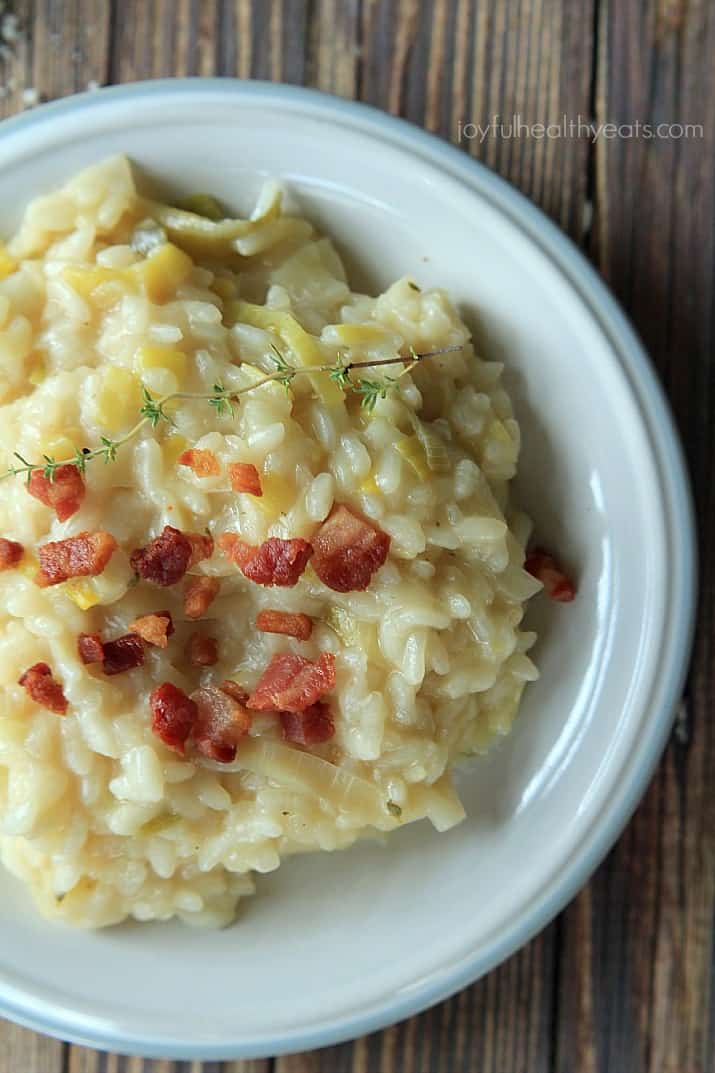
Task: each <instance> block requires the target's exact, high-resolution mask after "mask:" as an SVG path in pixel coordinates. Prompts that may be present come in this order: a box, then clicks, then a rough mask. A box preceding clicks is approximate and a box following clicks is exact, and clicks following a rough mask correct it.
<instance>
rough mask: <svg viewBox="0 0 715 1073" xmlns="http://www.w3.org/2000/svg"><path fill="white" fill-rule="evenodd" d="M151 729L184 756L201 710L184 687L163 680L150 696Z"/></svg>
mask: <svg viewBox="0 0 715 1073" xmlns="http://www.w3.org/2000/svg"><path fill="white" fill-rule="evenodd" d="M149 706H150V708H151V729H152V731H153V732H154V734H156V736H157V738H159V740H160V741H163V743H164V745H166V746H167V747H168V748H169V749H173V750H174V752H175V753H179V755H180V756H183V755H184V753H185V752H186V742H187V739H188V737H189V735H190V734H191V731H192V729H193V727H194V724H195V722H196V720H197V718H198V714H199V710H198V708H197V707H196V704H195V703H194V702H193V700H192V699H191V697H188V696H187V695H186V693H184V691H183V689H179V687H178V686H175V685H173V684H172V683H171V682H163V683H162V684H161V685H160V686H157V687H156V689H155V690H154V691H153V692H152V694H151V696H150V697H149Z"/></svg>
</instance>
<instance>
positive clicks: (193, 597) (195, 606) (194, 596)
mask: <svg viewBox="0 0 715 1073" xmlns="http://www.w3.org/2000/svg"><path fill="white" fill-rule="evenodd" d="M220 588H221V582H220V581H219V579H218V578H217V577H206V576H205V575H204V574H195V575H194V576H192V577H190V578H187V579H186V587H185V589H184V614H185V615H186V617H187V618H190V619H197V618H201V617H202V615H205V614H206V612H207V611H208V609H209V607H210V606H211V604H212V603H213V601H214V600H215V599H216V597H217V596H218V594H219V589H220Z"/></svg>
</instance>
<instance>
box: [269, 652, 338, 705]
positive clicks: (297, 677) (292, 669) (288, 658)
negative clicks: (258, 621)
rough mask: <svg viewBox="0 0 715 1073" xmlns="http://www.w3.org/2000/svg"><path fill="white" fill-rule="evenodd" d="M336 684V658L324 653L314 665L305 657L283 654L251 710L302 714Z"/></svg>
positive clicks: (275, 659) (272, 664) (274, 662)
mask: <svg viewBox="0 0 715 1073" xmlns="http://www.w3.org/2000/svg"><path fill="white" fill-rule="evenodd" d="M334 685H335V656H334V655H333V654H332V653H331V652H323V653H321V655H320V657H319V658H318V660H317V661H316V662H315V663H313V662H311V660H309V659H305V658H304V657H303V656H294V655H292V654H291V653H283V654H282V655H279V656H274V657H273V659H272V660H271V662H270V663H269V664H268V666H267V667H266V669H265V671H264V672H263V674H262V675H261V677H260V679H259V681H258V684H257V685H256V688H255V689H254V690H253V693H251V695H250V697H249V698H248V707H249V708H255V709H256V711H259V712H265V711H271V710H272V709H274V708H275V709H278V710H279V711H286V712H302V711H305V709H306V708H310V706H311V705H312V704H315V702H316V701H317V700H320V698H321V697H322V696H323V694H324V693H327V692H328V690H330V689H332V688H333V686H334Z"/></svg>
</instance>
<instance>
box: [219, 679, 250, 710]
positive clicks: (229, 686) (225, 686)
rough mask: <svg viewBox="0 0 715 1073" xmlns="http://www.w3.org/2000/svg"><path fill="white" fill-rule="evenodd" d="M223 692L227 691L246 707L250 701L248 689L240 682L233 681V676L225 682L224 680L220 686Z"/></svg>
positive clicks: (228, 694)
mask: <svg viewBox="0 0 715 1073" xmlns="http://www.w3.org/2000/svg"><path fill="white" fill-rule="evenodd" d="M219 689H220V690H221V692H222V693H226V695H227V696H229V697H233V699H234V700H237V701H238V703H239V704H242V705H243V706H244V708H245V707H246V704H247V702H248V693H247V692H246V690H245V689H244V688H243V687H242V686H240V685H239V684H238V682H234V681H232V679H231V678H227V679H226V681H225V682H222V683H221V685H220V686H219Z"/></svg>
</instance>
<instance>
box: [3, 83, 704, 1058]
mask: <svg viewBox="0 0 715 1073" xmlns="http://www.w3.org/2000/svg"><path fill="white" fill-rule="evenodd" d="M202 91H210V92H214V93H219V94H224V95H225V96H227V97H232V98H233V99H235V100H236V102H237V103H241V101H242V100H243V101H247V102H249V103H260V101H261V100H262V101H263V102H265V103H266V104H267V105H269V106H273V107H275V106H288V107H289V109H290V110H291V111H298V110H302V111H303V112H304V113H306V114H308V115H309V116H311V117H313V118H315V117H316V115H320V116H321V117H323V118H327V119H332V120H333V121H336V120H337V121H339V122H342V123H348V124H352V125H353V126H355V125H357V126H359V127H360V129H361V130H363V131H366V132H367V133H369V134H371V135H373V136H377V137H379V138H381V139H382V140H384V141H387V142H389V143H391V144H395V143H398V144H399V145H400V146H401V147H402V148H403V149H406V150H407V151H408V152H412V153H413V154H416V155H417V156H418V157H419V159H420V160H422V161H429V162H430V163H432V164H433V165H435V164H436V165H439V166H440V167H441V168H443V169H446V170H447V171H448V172H449V174H450V176H451V177H452V178H455V179H457V180H458V181H460V182H461V183H462V184H463V185H465V186H466V187H468V188H469V189H471V190H472V191H474V192H478V193H479V194H480V195H481V196H483V197H486V198H487V199H488V200H489V201H490V203H491V204H492V206H493V207H495V208H496V209H498V210H499V212H500V213H502V214H503V215H504V216H506V217H507V218H508V219H509V221H510V222H511V223H512V224H515V225H517V226H518V227H520V228H521V229H522V230H523V231H525V232H526V233H527V235H528V237H529V239H530V240H531V241H532V242H533V243H534V244H535V245H536V246H537V247H538V248H539V250H540V251H541V252H542V253H543V254H544V256H546V257H547V258H548V259H549V261H550V262H551V263H552V265H554V266H555V267H556V268H557V269H558V270H559V273H560V274H561V275H562V276H563V277H564V279H565V281H566V283H567V285H568V286H569V287H570V288H571V289H572V290H573V291H575V292H576V294H577V295H578V296H579V298H580V300H581V301H582V302H583V304H584V306H585V307H586V308H587V309H588V311H589V312H590V314H591V315H592V316H593V318H594V320H595V321H596V323H597V324H598V326H599V328H600V330H601V332H602V333H603V336H604V338H605V339H606V340H607V342H608V344H609V347H610V349H611V351H612V353H613V355H614V359H615V360H616V361H617V364H618V365H619V367H620V368H621V369H622V370H623V372H624V374H625V375H626V377H627V380H628V383H629V386H630V388H631V391H632V392H633V396H634V400H635V402H636V404H637V406H638V409H639V411H640V416H641V420H642V422H643V427H644V431H645V433H646V435H647V439H648V445H649V449H650V453H651V458H652V460H653V463H654V465H655V468H656V471H657V474H658V478H659V484H660V491H661V497H662V501H663V505H664V508H665V509H664V518H663V522H664V530H665V533H666V537H667V542H668V546H669V550H670V553H671V561H672V566H673V571H672V574H673V577H675V579H676V581H677V582H678V584H676V585H674V586H673V589H674V591H675V592H676V593H677V597H678V598H677V601H675V602H674V603H673V605H672V606H671V612H672V614H671V619H670V630H669V633H665V632H664V633H663V635H662V637H661V638H660V643H661V648H662V649H664V650H665V658H664V660H663V663H662V665H661V670H660V675H659V679H656V680H654V681H653V683H652V687H653V689H656V687H658V686H659V690H658V691H659V694H660V696H659V702H658V705H657V707H654V708H653V710H652V712H651V716H650V718H649V722H648V728H647V729H648V734H647V736H646V738H645V740H644V741H643V742H642V743H641V746H640V748H639V750H638V754H637V755H638V760H637V762H636V763H631V765H630V766H629V767H628V768H627V769H626V772H625V775H626V777H625V778H624V786H623V787H619V793H617V794H614V797H613V799H612V801H611V802H610V807H609V810H608V812H607V813H605V814H603V815H602V816H601V817H599V821H598V823H597V824H596V823H592V825H591V827H590V828H589V834H588V837H587V838H585V839H584V841H583V843H582V844H581V846H579V848H578V850H577V851H576V852H575V853H574V855H573V857H572V859H571V861H570V862H569V866H568V867H567V868H566V869H564V871H563V872H562V874H561V876H560V877H559V879H558V880H557V881H555V882H553V883H550V884H549V885H548V886H547V889H546V890H545V892H544V894H543V895H542V897H541V899H540V900H539V901H538V904H537V905H536V906H535V907H532V908H531V909H530V911H528V912H524V913H523V915H522V917H521V919H520V921H519V923H518V925H517V926H513V927H511V928H510V929H508V930H506V931H505V934H504V935H503V936H502V937H500V938H499V939H497V940H496V941H494V942H492V943H491V944H490V945H489V946H488V948H487V949H486V950H484V951H482V952H476V953H472V955H471V956H466V957H465V958H464V959H462V961H461V962H460V964H459V965H457V966H454V965H453V966H451V967H450V966H441V967H440V968H439V969H438V970H435V971H434V972H433V973H432V974H431V975H430V977H428V978H427V979H426V980H423V981H420V984H419V985H418V986H416V987H414V988H412V989H410V991H409V994H408V995H406V996H405V995H398V996H396V997H395V998H394V999H393V1001H392V1002H385V1001H384V1000H383V999H379V1000H376V1001H373V1003H372V1004H366V1008H363V1009H362V1010H361V1011H360V1012H358V1013H357V1014H353V1015H345V1016H342V1017H337V1018H333V1019H332V1020H331V1021H329V1022H327V1023H326V1024H325V1026H324V1027H321V1028H311V1029H309V1030H307V1031H303V1030H288V1031H284V1032H283V1033H282V1034H281V1035H280V1036H278V1037H277V1038H275V1039H272V1040H271V1039H269V1038H268V1036H266V1035H265V1034H264V1035H263V1036H260V1037H257V1038H255V1039H253V1040H251V1039H246V1038H245V1037H244V1039H243V1040H240V1039H234V1040H232V1041H228V1040H227V1041H224V1042H221V1043H215V1044H206V1043H203V1044H200V1043H193V1044H192V1043H190V1042H183V1043H179V1042H177V1043H175V1044H172V1042H171V1041H169V1040H167V1039H166V1038H164V1039H161V1040H156V1039H155V1040H152V1039H150V1038H143V1037H139V1036H135V1037H129V1036H126V1035H121V1034H119V1035H114V1036H113V1035H111V1034H109V1033H107V1034H105V1033H102V1032H96V1033H94V1032H92V1033H87V1032H86V1031H83V1029H82V1027H81V1022H82V1021H83V1020H84V1018H82V1017H81V1016H77V1015H76V1014H75V1017H74V1020H73V1018H72V1017H71V1016H67V1011H66V1010H65V1011H64V1016H63V1015H62V1014H60V1015H58V1016H57V1017H56V1018H55V1019H48V1018H45V1017H42V1016H41V1015H39V1014H37V1015H35V1014H34V1013H33V1010H32V1004H31V998H32V996H31V994H28V996H27V997H28V999H29V1000H30V1001H29V1002H28V1003H27V1004H26V1005H21V1004H20V1003H19V1002H13V1001H12V1000H10V999H8V998H7V997H6V996H5V995H3V994H2V984H3V979H2V977H3V973H2V969H1V968H0V1015H2V1016H5V1017H8V1018H10V1019H11V1020H13V1021H15V1022H17V1023H19V1024H22V1025H24V1026H25V1027H27V1028H30V1029H33V1030H35V1031H39V1032H44V1033H47V1034H50V1035H54V1036H57V1037H59V1038H62V1039H66V1040H71V1041H72V1042H76V1043H79V1044H81V1045H84V1046H88V1047H93V1048H98V1049H101V1050H108V1051H119V1052H120V1053H124V1054H138V1055H142V1056H145V1057H152V1058H154V1057H155V1058H170V1059H178V1060H182V1059H204V1060H208V1061H211V1060H222V1059H241V1058H244V1059H247V1058H263V1057H271V1056H274V1055H280V1054H286V1053H291V1052H296V1051H303V1050H310V1049H313V1048H318V1047H325V1046H328V1045H330V1044H334V1043H338V1042H342V1041H345V1040H348V1039H353V1038H355V1037H358V1036H361V1035H364V1034H366V1033H368V1032H373V1031H376V1030H378V1029H381V1028H384V1027H385V1026H387V1025H389V1024H393V1023H395V1022H396V1021H400V1020H403V1019H404V1018H406V1017H409V1016H411V1015H412V1014H414V1013H417V1012H419V1011H421V1010H424V1009H426V1008H428V1007H429V1006H432V1005H434V1004H436V1003H438V1002H441V1001H443V1000H444V999H445V998H448V997H449V996H450V995H452V994H454V993H455V992H457V991H459V990H461V989H462V988H464V987H466V986H468V985H469V984H471V983H473V982H474V981H475V980H477V979H478V978H479V977H480V976H482V975H484V974H485V973H486V972H488V971H490V970H491V969H492V968H494V967H495V966H497V965H498V964H500V963H501V962H502V961H503V960H505V959H506V958H507V957H509V956H511V954H513V953H514V952H515V951H516V950H518V949H519V948H520V947H521V946H523V945H524V943H526V942H528V941H529V940H530V939H531V938H532V937H533V936H534V935H536V934H537V933H538V932H539V931H541V930H542V928H544V927H545V926H546V924H547V923H548V922H549V921H550V920H552V919H553V917H554V916H556V914H557V913H558V912H560V911H561V909H563V907H564V906H565V905H566V904H567V903H568V902H569V901H570V900H571V898H572V897H573V896H574V894H575V893H576V892H577V891H578V890H579V889H580V887H581V886H583V884H584V883H585V882H586V881H587V879H588V877H589V876H590V875H591V873H592V872H593V871H594V870H595V868H596V867H597V866H598V865H599V864H600V862H601V861H602V859H603V858H604V857H605V855H606V854H607V852H608V851H609V849H610V848H611V847H612V845H613V844H614V842H615V841H616V839H617V838H618V836H619V835H620V833H621V831H622V830H623V828H624V827H625V825H626V823H627V822H628V820H629V819H630V817H631V815H632V813H633V812H634V810H635V808H636V806H637V804H638V802H639V801H640V799H641V797H642V795H643V793H644V792H645V789H646V785H647V783H648V781H649V780H650V778H651V775H652V774H653V771H654V769H655V767H656V764H657V762H658V760H659V758H660V755H661V753H662V751H663V749H664V747H665V744H666V741H667V737H668V734H669V731H670V727H671V724H672V718H673V715H674V712H675V709H676V706H677V703H678V701H679V700H680V694H681V691H682V685H683V682H684V679H685V676H686V672H687V668H688V662H689V656H690V651H691V647H692V642H693V635H694V627H695V604H696V585H697V577H696V575H697V549H696V535H695V534H696V530H695V517H694V507H693V500H692V493H691V487H690V478H689V474H688V470H687V467H686V463H685V458H684V454H683V449H682V446H681V443H680V439H679V436H678V433H677V430H676V426H675V422H674V419H673V417H672V414H671V411H670V406H669V403H668V401H667V398H666V396H665V393H664V390H663V388H662V386H661V384H660V381H659V379H658V377H657V374H656V372H655V369H654V367H653V366H652V364H651V362H650V359H649V357H648V355H647V353H646V351H645V349H644V347H643V345H642V343H641V341H640V339H639V338H638V336H637V334H636V332H635V329H634V328H633V326H632V325H631V323H630V321H629V319H628V318H627V316H626V314H625V313H624V312H623V310H622V309H621V306H620V304H619V302H618V301H617V299H616V298H615V296H614V295H613V294H612V293H611V291H610V290H609V288H608V287H607V286H606V284H605V283H604V282H603V280H602V279H601V277H600V276H599V275H598V273H597V272H596V270H595V268H594V267H593V266H592V265H591V264H590V262H589V261H588V260H587V259H586V257H585V255H584V254H583V253H582V252H581V250H580V249H579V248H578V247H577V246H576V245H575V243H574V242H573V241H572V240H571V239H570V238H569V237H568V236H567V235H566V234H565V233H564V232H563V231H561V229H560V228H559V227H558V226H557V225H556V224H555V223H553V222H552V221H551V220H550V219H549V217H548V216H546V214H545V213H544V212H543V211H542V210H541V209H539V208H538V207H537V206H536V205H534V204H533V203H532V202H531V201H530V200H529V199H528V198H527V197H526V196H525V195H523V194H522V193H520V192H519V191H518V190H517V189H516V188H515V187H513V186H512V185H511V184H510V183H509V182H507V180H505V179H503V178H501V176H499V175H497V174H496V173H494V172H492V171H491V170H490V169H489V168H488V167H487V166H486V165H485V164H483V163H481V162H480V161H478V160H476V159H475V158H473V157H472V156H471V155H469V154H468V153H466V152H464V151H463V150H461V149H459V148H457V147H456V146H453V145H452V144H450V143H448V142H446V141H443V140H442V139H441V138H439V137H438V136H437V135H434V134H431V133H428V132H427V131H424V130H422V129H421V128H420V127H417V126H415V125H414V124H412V123H410V122H408V121H406V120H404V119H400V118H397V117H395V116H391V115H388V114H387V113H384V112H382V111H380V110H379V109H377V108H375V107H373V106H371V105H368V104H365V103H363V102H359V101H353V100H347V99H344V98H340V97H336V96H333V95H332V94H329V93H325V92H324V91H321V90H317V89H311V88H307V87H303V86H294V85H287V84H283V83H273V82H265V81H257V80H241V79H234V78H164V79H155V80H151V81H142V82H134V83H130V84H123V85H118V86H109V87H104V88H102V89H100V90H96V91H91V92H88V93H82V94H77V95H75V96H72V97H69V98H63V99H61V100H59V101H54V102H52V103H50V104H45V105H42V106H40V107H39V108H37V109H35V110H33V111H31V112H26V113H23V114H21V115H18V116H15V117H11V118H9V119H6V120H4V121H3V122H2V124H0V139H3V140H4V139H6V138H9V137H11V136H13V135H14V134H21V133H23V132H26V131H28V130H29V129H30V128H31V127H33V126H38V125H41V124H45V123H48V122H51V121H53V120H54V119H56V118H58V117H60V116H62V115H68V114H69V113H72V112H76V111H80V110H88V109H93V108H96V107H102V106H104V105H105V104H107V103H108V102H109V101H110V100H112V101H116V100H122V99H131V98H137V97H153V96H157V95H161V94H170V95H174V96H183V95H186V94H189V95H190V94H193V93H197V92H199V93H200V92H202Z"/></svg>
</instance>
